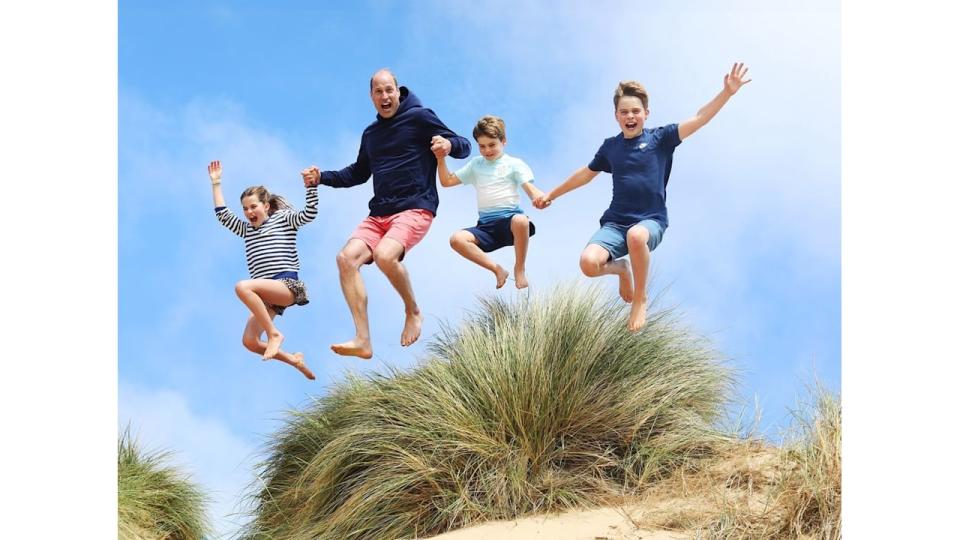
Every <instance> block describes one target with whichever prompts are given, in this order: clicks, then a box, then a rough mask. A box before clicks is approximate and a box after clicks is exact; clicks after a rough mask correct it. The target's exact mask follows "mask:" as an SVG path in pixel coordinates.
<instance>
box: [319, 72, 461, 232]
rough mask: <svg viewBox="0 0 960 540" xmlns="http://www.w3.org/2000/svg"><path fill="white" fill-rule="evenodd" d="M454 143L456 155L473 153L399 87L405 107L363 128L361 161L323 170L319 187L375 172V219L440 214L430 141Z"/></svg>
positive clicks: (352, 183)
mask: <svg viewBox="0 0 960 540" xmlns="http://www.w3.org/2000/svg"><path fill="white" fill-rule="evenodd" d="M434 135H440V136H441V137H444V138H446V139H449V140H450V144H451V146H452V148H451V149H450V155H451V156H452V157H455V158H458V159H463V158H465V157H467V156H469V155H470V141H468V140H467V139H465V138H463V137H461V136H459V135H457V134H456V133H454V132H453V131H451V130H450V128H448V127H447V126H445V125H444V124H443V122H441V121H440V119H439V118H437V115H436V114H434V112H433V111H431V110H430V109H427V108H426V107H424V106H423V105H422V104H421V103H420V99H418V98H417V96H415V95H414V94H413V92H411V91H410V90H408V89H407V87H406V86H401V87H400V107H399V108H398V109H397V113H396V114H394V115H393V116H392V117H390V118H383V117H381V116H380V115H379V114H377V120H376V121H375V122H373V123H372V124H370V125H369V126H367V129H365V130H363V137H362V138H361V139H360V152H359V153H358V154H357V161H356V162H355V163H353V164H352V165H349V166H347V167H345V168H343V169H340V170H339V171H323V172H322V173H320V183H321V184H323V185H326V186H331V187H335V188H342V187H350V186H356V185H358V184H362V183H364V182H366V181H367V179H369V178H370V173H371V172H372V173H373V198H372V199H370V215H371V216H388V215H390V214H396V213H397V212H402V211H404V210H410V209H413V208H421V209H423V210H427V211H429V212H430V213H431V214H433V215H434V216H436V215H437V205H438V204H439V202H440V199H439V197H438V196H437V158H436V156H434V155H433V152H431V151H430V139H432V138H433V136H434Z"/></svg>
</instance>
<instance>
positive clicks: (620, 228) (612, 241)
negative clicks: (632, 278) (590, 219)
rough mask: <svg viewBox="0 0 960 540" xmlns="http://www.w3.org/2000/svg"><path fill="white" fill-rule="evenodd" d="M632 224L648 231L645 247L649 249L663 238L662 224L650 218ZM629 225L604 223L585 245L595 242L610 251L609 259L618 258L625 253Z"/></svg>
mask: <svg viewBox="0 0 960 540" xmlns="http://www.w3.org/2000/svg"><path fill="white" fill-rule="evenodd" d="M634 225H640V226H641V227H643V228H644V229H646V230H647V232H649V233H650V237H649V239H648V240H647V249H649V250H650V251H653V250H655V249H657V246H658V245H660V240H662V239H663V226H661V225H660V223H658V222H657V221H654V220H652V219H645V220H643V221H641V222H640V223H634ZM630 227H633V225H620V224H618V223H604V224H603V226H601V227H600V230H599V231H597V232H596V233H594V235H593V237H591V238H590V241H589V242H587V245H590V244H596V245H598V246H600V247H602V248H604V249H606V250H607V251H608V252H609V253H610V259H609V260H611V261H613V260H616V259H619V258H620V257H623V256H624V255H626V254H627V231H629V230H630Z"/></svg>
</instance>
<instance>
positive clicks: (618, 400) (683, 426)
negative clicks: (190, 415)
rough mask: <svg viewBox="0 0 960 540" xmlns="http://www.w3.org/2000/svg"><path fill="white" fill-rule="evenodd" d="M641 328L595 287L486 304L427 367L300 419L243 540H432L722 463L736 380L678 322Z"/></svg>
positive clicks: (269, 461)
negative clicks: (695, 462) (722, 421)
mask: <svg viewBox="0 0 960 540" xmlns="http://www.w3.org/2000/svg"><path fill="white" fill-rule="evenodd" d="M626 318H627V312H626V307H625V304H623V302H622V301H620V300H619V299H601V298H600V294H599V292H598V289H596V288H577V287H571V286H567V287H559V288H557V289H556V290H554V291H552V292H551V293H549V294H546V295H542V296H532V297H530V298H528V299H523V300H518V301H516V302H513V303H509V302H506V301H503V300H500V299H496V298H488V299H484V300H481V302H480V308H479V310H478V311H476V312H475V313H471V314H468V316H467V317H466V319H465V320H464V321H462V322H461V323H460V324H459V325H458V326H456V327H445V328H444V329H443V330H442V331H441V332H440V335H439V336H437V337H435V338H434V340H433V342H432V343H431V344H430V345H429V348H428V350H429V355H428V357H427V358H425V359H423V361H422V362H421V363H420V365H419V366H418V367H416V368H415V369H413V370H411V371H409V372H400V371H397V370H391V371H390V372H389V373H388V374H386V375H370V376H367V377H365V378H359V377H355V376H352V377H349V378H348V379H347V380H346V381H345V382H343V383H341V384H338V385H337V386H335V387H334V388H333V389H332V390H331V391H330V392H329V394H328V395H327V396H325V397H323V398H320V399H318V400H317V401H316V402H315V403H313V404H312V405H311V406H309V407H308V408H307V410H304V411H300V412H293V413H291V415H290V416H289V417H288V418H287V420H286V423H285V426H284V427H283V428H281V430H280V432H279V433H277V434H276V436H275V438H274V439H273V441H272V442H271V443H269V447H268V448H267V450H266V459H265V461H263V462H262V463H261V464H260V465H259V469H260V470H259V480H258V483H257V484H256V487H255V489H254V492H253V493H251V496H250V500H251V502H252V507H253V508H252V509H253V513H254V516H253V517H254V519H253V520H252V521H251V522H250V524H249V525H248V527H247V528H246V530H245V531H243V535H242V536H243V537H244V538H251V539H252V538H258V539H259V538H263V539H267V538H269V539H277V540H282V539H293V538H318V539H323V538H329V539H337V540H345V539H383V538H403V537H407V538H409V537H423V536H429V535H433V534H437V533H441V532H444V531H447V530H450V529H453V528H458V527H462V526H465V525H468V524H471V523H474V522H478V521H485V520H491V519H504V518H514V517H518V516H521V515H524V514H529V513H534V512H543V511H555V510H564V509H568V508H572V507H576V506H581V505H594V504H603V503H606V502H610V501H613V500H619V499H620V498H621V497H622V496H623V495H628V494H631V493H635V492H636V491H637V490H638V489H640V488H641V487H642V486H644V485H645V484H646V483H648V482H651V481H654V480H656V479H658V478H660V477H661V476H662V475H664V474H666V473H668V472H669V471H670V470H671V469H672V468H674V467H675V466H677V465H678V464H680V463H683V462H685V461H687V460H689V459H691V458H695V457H698V456H701V455H704V454H708V453H710V451H711V448H712V447H713V446H714V444H715V443H717V442H718V441H722V440H725V439H726V436H725V435H723V434H721V433H719V432H717V431H716V430H715V429H714V428H713V427H712V426H713V424H714V421H715V420H716V419H717V418H718V417H719V416H720V415H721V414H723V411H724V407H725V406H726V404H727V399H728V395H729V393H730V389H731V388H730V387H731V383H732V379H731V375H730V371H729V370H728V369H727V368H726V367H724V366H723V365H721V363H720V362H719V361H718V359H717V357H716V354H715V353H714V352H713V351H712V350H711V349H710V348H709V347H708V346H707V344H706V343H705V342H704V341H703V340H702V339H701V338H698V337H696V336H694V335H692V334H691V333H689V332H688V331H687V330H685V329H684V328H683V327H682V326H681V325H680V324H678V322H677V321H676V320H675V319H674V318H673V317H672V315H671V314H670V313H669V312H663V311H661V312H659V313H654V314H652V316H651V317H650V318H649V322H648V323H647V326H646V327H645V328H644V329H643V330H642V331H641V332H640V333H638V334H630V333H629V332H628V331H627V329H626Z"/></svg>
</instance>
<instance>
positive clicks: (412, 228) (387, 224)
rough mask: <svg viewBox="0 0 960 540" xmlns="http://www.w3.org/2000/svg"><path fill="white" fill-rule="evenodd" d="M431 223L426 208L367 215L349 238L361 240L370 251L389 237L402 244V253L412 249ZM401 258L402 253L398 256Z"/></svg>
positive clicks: (431, 220)
mask: <svg viewBox="0 0 960 540" xmlns="http://www.w3.org/2000/svg"><path fill="white" fill-rule="evenodd" d="M431 223H433V214H431V213H430V212H428V211H426V210H422V209H419V208H414V209H411V210H404V211H403V212H399V213H396V214H391V215H389V216H379V217H377V216H367V219H365V220H363V221H361V222H360V225H358V226H357V228H356V230H354V231H353V234H352V235H351V236H350V238H357V239H359V240H362V241H363V243H364V244H366V245H367V247H368V248H370V252H371V253H372V252H373V250H375V249H377V244H379V243H380V240H382V239H384V238H391V239H393V240H396V241H397V242H400V244H402V245H403V253H404V255H405V254H406V253H407V252H408V251H410V250H411V249H413V246H415V245H417V243H419V242H420V240H422V239H423V237H424V236H426V235H427V231H429V230H430V224H431ZM400 259H401V260H403V255H401V256H400Z"/></svg>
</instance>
